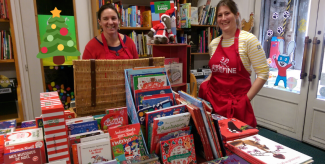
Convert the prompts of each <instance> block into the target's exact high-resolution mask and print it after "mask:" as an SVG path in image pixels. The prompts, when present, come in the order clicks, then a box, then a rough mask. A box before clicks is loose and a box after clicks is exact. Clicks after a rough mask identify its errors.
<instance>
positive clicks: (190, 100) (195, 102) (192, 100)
mask: <svg viewBox="0 0 325 164" xmlns="http://www.w3.org/2000/svg"><path fill="white" fill-rule="evenodd" d="M178 94H179V95H180V97H181V98H183V99H184V100H186V102H187V103H189V104H192V105H194V106H196V107H198V108H199V109H200V111H201V114H202V118H203V123H204V126H205V129H206V132H207V135H208V140H209V143H210V145H211V149H212V153H213V156H214V158H219V156H218V152H217V146H216V141H214V140H213V139H214V137H213V134H212V131H211V129H210V128H211V123H210V121H209V120H208V119H207V112H206V111H205V110H204V109H205V108H204V107H203V104H202V101H200V100H198V99H196V98H194V97H192V96H190V95H188V94H187V93H185V92H182V91H178Z"/></svg>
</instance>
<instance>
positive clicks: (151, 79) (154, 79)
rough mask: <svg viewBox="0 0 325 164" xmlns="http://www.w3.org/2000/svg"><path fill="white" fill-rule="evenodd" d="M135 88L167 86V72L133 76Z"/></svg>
mask: <svg viewBox="0 0 325 164" xmlns="http://www.w3.org/2000/svg"><path fill="white" fill-rule="evenodd" d="M133 84H134V90H138V89H150V88H159V87H162V86H167V78H166V75H165V74H155V75H144V76H133Z"/></svg>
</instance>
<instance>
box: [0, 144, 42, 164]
mask: <svg viewBox="0 0 325 164" xmlns="http://www.w3.org/2000/svg"><path fill="white" fill-rule="evenodd" d="M3 157H4V163H6V164H43V163H45V162H46V161H43V160H42V155H41V150H40V148H35V149H29V150H23V151H17V152H14V153H8V154H5V155H4V156H3Z"/></svg>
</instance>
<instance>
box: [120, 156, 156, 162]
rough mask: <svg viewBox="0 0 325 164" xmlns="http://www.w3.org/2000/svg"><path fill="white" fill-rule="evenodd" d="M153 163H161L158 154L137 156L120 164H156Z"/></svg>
mask: <svg viewBox="0 0 325 164" xmlns="http://www.w3.org/2000/svg"><path fill="white" fill-rule="evenodd" d="M153 162H159V157H158V156H157V155H156V154H148V155H144V156H141V157H140V156H137V157H135V158H132V159H129V160H125V161H121V162H120V164H154V163H153Z"/></svg>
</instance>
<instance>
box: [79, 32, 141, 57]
mask: <svg viewBox="0 0 325 164" xmlns="http://www.w3.org/2000/svg"><path fill="white" fill-rule="evenodd" d="M124 37H125V38H126V40H125V43H124V45H125V47H126V49H127V50H128V51H129V55H130V56H131V59H138V58H139V55H138V51H137V49H136V47H135V44H134V42H133V40H132V39H131V38H130V37H128V36H126V35H124ZM125 38H124V39H125ZM124 39H123V40H124ZM109 52H110V53H109V54H106V53H105V50H104V46H103V43H102V42H100V41H99V40H97V39H96V37H94V38H93V39H91V40H90V41H89V42H88V44H87V45H86V47H85V50H84V53H83V55H82V59H130V57H129V56H128V55H127V54H126V52H125V50H124V49H123V48H121V49H120V50H118V51H114V50H111V49H110V50H109Z"/></svg>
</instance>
